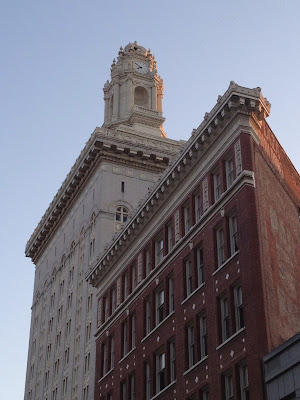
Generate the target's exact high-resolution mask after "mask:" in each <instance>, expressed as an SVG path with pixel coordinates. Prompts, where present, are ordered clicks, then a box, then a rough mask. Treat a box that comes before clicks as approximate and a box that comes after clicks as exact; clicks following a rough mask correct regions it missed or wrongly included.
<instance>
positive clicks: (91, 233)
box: [90, 213, 96, 257]
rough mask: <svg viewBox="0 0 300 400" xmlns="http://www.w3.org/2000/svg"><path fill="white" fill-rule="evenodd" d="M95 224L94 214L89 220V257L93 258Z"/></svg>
mask: <svg viewBox="0 0 300 400" xmlns="http://www.w3.org/2000/svg"><path fill="white" fill-rule="evenodd" d="M95 224H96V214H95V213H93V214H92V216H91V220H90V257H93V256H94V252H95Z"/></svg>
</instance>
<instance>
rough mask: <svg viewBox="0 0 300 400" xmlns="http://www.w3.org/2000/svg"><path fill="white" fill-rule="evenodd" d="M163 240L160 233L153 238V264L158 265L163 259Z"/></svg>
mask: <svg viewBox="0 0 300 400" xmlns="http://www.w3.org/2000/svg"><path fill="white" fill-rule="evenodd" d="M163 250H164V241H163V236H162V233H160V234H159V236H158V237H157V238H156V240H155V265H158V264H159V263H160V262H161V261H162V259H163V256H164V254H163Z"/></svg>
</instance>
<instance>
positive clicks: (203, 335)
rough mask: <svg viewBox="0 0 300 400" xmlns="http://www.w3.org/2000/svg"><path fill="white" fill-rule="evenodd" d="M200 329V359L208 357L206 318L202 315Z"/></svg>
mask: <svg viewBox="0 0 300 400" xmlns="http://www.w3.org/2000/svg"><path fill="white" fill-rule="evenodd" d="M199 328H200V359H202V358H203V357H205V356H207V329H206V317H205V316H204V315H201V316H200V318H199Z"/></svg>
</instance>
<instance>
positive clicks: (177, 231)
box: [174, 210, 180, 243]
mask: <svg viewBox="0 0 300 400" xmlns="http://www.w3.org/2000/svg"><path fill="white" fill-rule="evenodd" d="M174 220H175V243H177V242H178V241H179V239H180V215H179V210H177V211H176V212H175V215H174Z"/></svg>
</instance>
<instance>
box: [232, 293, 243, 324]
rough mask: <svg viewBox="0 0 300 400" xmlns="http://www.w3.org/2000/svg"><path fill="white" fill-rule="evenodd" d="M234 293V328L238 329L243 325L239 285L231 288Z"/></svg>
mask: <svg viewBox="0 0 300 400" xmlns="http://www.w3.org/2000/svg"><path fill="white" fill-rule="evenodd" d="M233 294H234V310H235V328H236V330H237V331H238V330H240V329H241V328H243V327H244V325H245V324H244V310H243V294H242V288H241V286H236V287H235V288H234V289H233Z"/></svg>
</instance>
